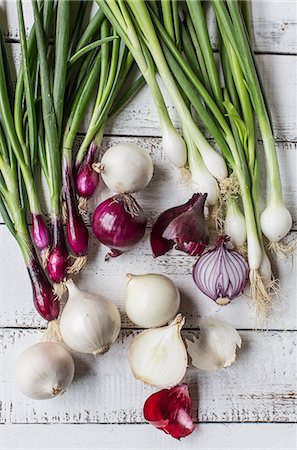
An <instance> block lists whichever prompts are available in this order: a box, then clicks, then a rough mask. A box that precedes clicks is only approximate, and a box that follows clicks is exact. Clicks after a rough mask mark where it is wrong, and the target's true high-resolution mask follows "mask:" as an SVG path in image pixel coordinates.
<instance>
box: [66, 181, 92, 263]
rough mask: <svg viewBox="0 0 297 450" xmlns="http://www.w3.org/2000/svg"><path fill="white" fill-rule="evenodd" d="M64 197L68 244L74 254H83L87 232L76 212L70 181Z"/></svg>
mask: <svg viewBox="0 0 297 450" xmlns="http://www.w3.org/2000/svg"><path fill="white" fill-rule="evenodd" d="M70 183H71V182H70ZM65 197H66V206H67V221H66V231H67V242H68V245H69V247H70V249H71V250H72V252H73V253H74V254H75V255H76V256H85V255H86V254H87V251H88V240H89V233H88V229H87V227H86V225H85V224H84V221H83V219H82V217H81V215H80V214H79V212H78V209H77V204H76V199H75V194H74V186H73V184H72V183H71V184H69V186H68V189H67V192H66V193H65Z"/></svg>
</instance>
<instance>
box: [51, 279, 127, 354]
mask: <svg viewBox="0 0 297 450" xmlns="http://www.w3.org/2000/svg"><path fill="white" fill-rule="evenodd" d="M67 288H68V292H69V298H68V301H67V303H66V306H65V308H64V310H63V312H62V315H61V321H60V328H61V334H62V337H63V339H64V341H65V343H66V344H67V345H68V346H69V347H70V348H72V349H73V350H76V351H78V352H82V353H92V354H93V355H99V354H103V353H105V352H107V351H108V350H109V348H110V346H111V345H112V344H113V343H114V342H115V340H116V338H117V337H118V335H119V332H120V329H121V316H120V313H119V311H118V309H117V307H116V306H115V305H114V303H112V302H111V301H110V300H109V299H108V298H106V297H103V296H102V295H99V294H90V293H88V292H84V291H82V290H80V289H79V288H78V287H77V286H76V285H75V284H74V282H73V281H72V280H68V281H67Z"/></svg>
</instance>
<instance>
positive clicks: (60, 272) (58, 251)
mask: <svg viewBox="0 0 297 450" xmlns="http://www.w3.org/2000/svg"><path fill="white" fill-rule="evenodd" d="M53 229H54V244H53V246H52V248H51V250H50V252H49V255H48V258H47V265H46V268H47V272H48V275H49V277H50V279H51V280H52V281H53V282H54V283H60V282H62V281H64V279H65V278H66V275H67V266H68V251H67V249H66V244H65V239H64V231H63V226H62V224H61V222H60V221H56V222H54V224H53Z"/></svg>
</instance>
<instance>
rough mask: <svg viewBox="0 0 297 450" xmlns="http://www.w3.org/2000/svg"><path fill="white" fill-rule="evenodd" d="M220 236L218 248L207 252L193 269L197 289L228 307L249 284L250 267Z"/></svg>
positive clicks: (226, 239)
mask: <svg viewBox="0 0 297 450" xmlns="http://www.w3.org/2000/svg"><path fill="white" fill-rule="evenodd" d="M226 241H228V238H227V237H226V236H220V237H219V238H218V240H217V244H216V247H215V248H214V249H212V250H208V251H207V252H205V253H204V254H203V255H202V256H201V257H200V258H199V259H198V261H197V262H196V264H195V265H194V268H193V278H194V281H195V283H196V285H197V287H198V288H199V289H200V290H201V291H202V292H203V293H204V294H205V295H207V297H209V298H211V299H212V300H214V301H215V302H216V303H217V304H219V305H226V304H227V303H229V302H230V301H231V300H233V299H234V298H236V297H238V296H239V295H241V294H242V293H243V291H244V288H245V286H246V284H247V282H248V278H249V266H248V263H247V262H246V260H245V259H244V257H243V256H242V255H240V254H239V253H238V252H236V251H235V250H231V249H229V248H227V247H226V244H225V243H226Z"/></svg>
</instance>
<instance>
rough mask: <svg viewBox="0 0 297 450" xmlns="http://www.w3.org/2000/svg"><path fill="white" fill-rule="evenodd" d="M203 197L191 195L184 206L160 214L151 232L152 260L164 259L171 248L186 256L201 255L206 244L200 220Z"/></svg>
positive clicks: (205, 233) (206, 231) (206, 240)
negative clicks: (156, 258)
mask: <svg viewBox="0 0 297 450" xmlns="http://www.w3.org/2000/svg"><path fill="white" fill-rule="evenodd" d="M206 197H207V194H203V195H202V194H194V195H193V196H192V198H190V200H189V201H188V202H187V203H184V204H183V205H180V206H176V207H174V208H170V209H168V210H167V211H164V212H163V213H162V214H161V215H160V216H159V217H158V219H157V220H156V222H155V223H154V225H153V228H152V232H151V247H152V251H153V255H154V257H157V256H161V255H164V254H165V253H167V252H168V251H169V250H171V249H172V248H173V247H174V245H175V247H176V249H177V250H182V251H183V252H185V253H188V254H189V255H192V256H194V255H201V253H203V251H204V249H205V247H206V246H207V244H208V242H209V232H208V227H207V224H206V221H205V218H204V204H205V200H206Z"/></svg>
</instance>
